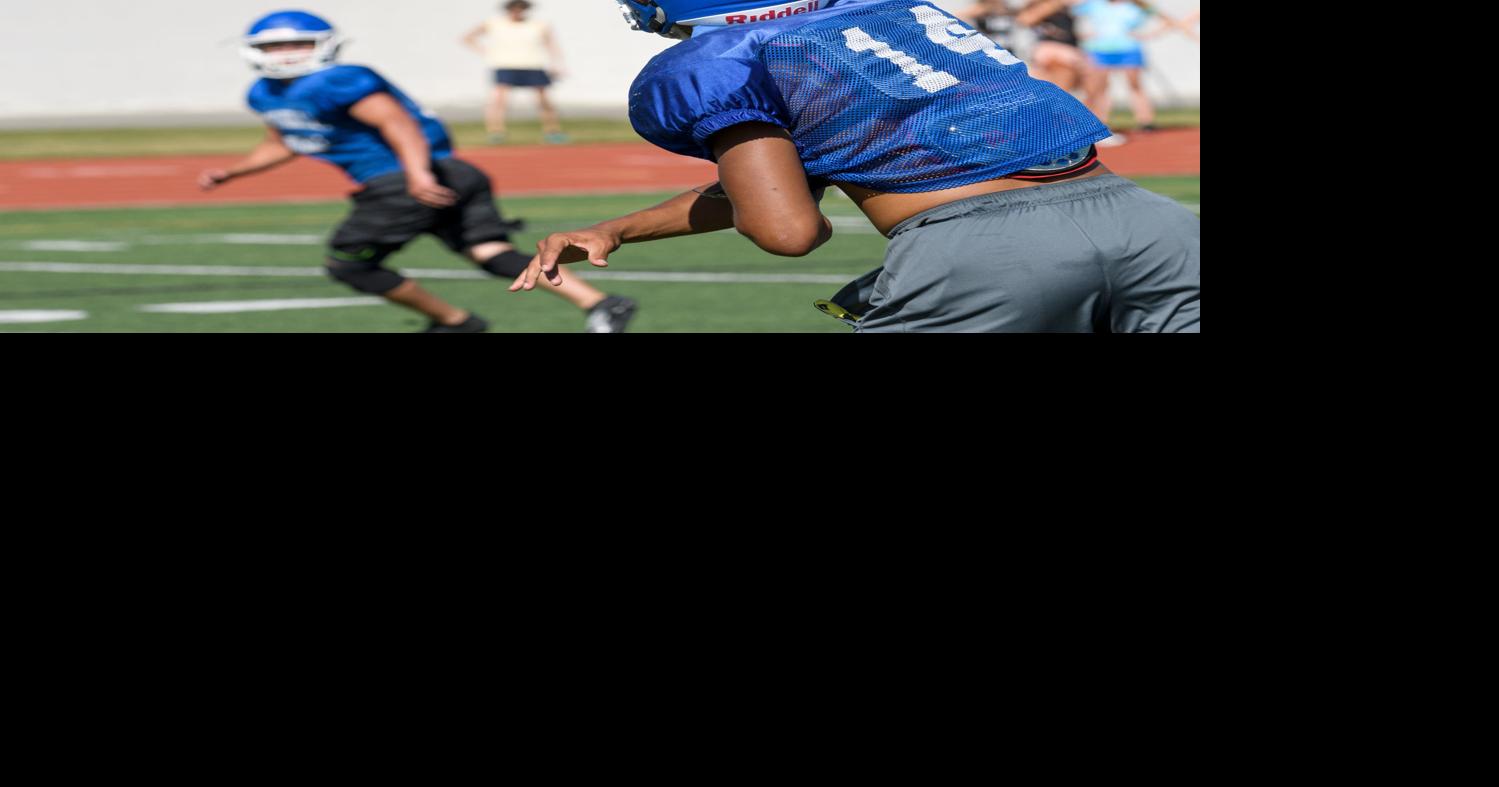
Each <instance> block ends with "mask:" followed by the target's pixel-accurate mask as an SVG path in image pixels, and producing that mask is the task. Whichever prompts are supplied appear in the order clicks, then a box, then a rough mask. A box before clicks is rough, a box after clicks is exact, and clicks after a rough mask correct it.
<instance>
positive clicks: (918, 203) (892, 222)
mask: <svg viewBox="0 0 1499 787" xmlns="http://www.w3.org/2000/svg"><path fill="white" fill-rule="evenodd" d="M1109 174H1113V173H1111V172H1110V171H1109V168H1108V167H1105V166H1103V165H1102V164H1100V165H1099V166H1098V167H1097V168H1095V169H1093V170H1090V171H1088V172H1086V173H1081V174H1078V175H1075V176H1073V177H1068V178H1062V179H1060V180H1053V181H1052V183H1066V182H1068V181H1073V180H1087V179H1089V178H1096V177H1098V176H1100V175H1109ZM833 185H835V186H837V187H838V188H839V189H842V190H843V193H844V194H847V195H848V196H849V198H850V199H852V200H853V201H854V204H855V205H858V206H859V210H862V211H864V215H865V216H868V217H869V221H870V223H872V224H874V226H875V228H876V229H878V230H879V231H880V234H881V235H889V234H890V231H891V230H893V229H895V228H896V227H898V226H900V224H901V222H903V221H906V220H907V219H909V218H911V217H913V216H918V215H920V214H922V213H925V212H926V211H929V210H931V209H932V208H940V207H942V206H943V205H946V204H948V203H949V202H957V201H958V200H963V199H968V198H969V197H980V196H983V195H985V194H998V193H999V192H1002V191H1014V190H1016V189H1028V188H1034V187H1036V186H1044V185H1047V184H1044V183H1037V182H1035V181H1029V180H1010V179H1006V178H1000V179H998V180H986V181H984V182H982V183H974V184H972V185H968V186H959V187H958V188H955V189H943V190H942V191H924V192H921V193H919V194H891V193H888V192H882V191H872V190H870V189H866V188H863V187H861V186H854V185H851V184H847V183H837V182H835V183H834V184H833Z"/></svg>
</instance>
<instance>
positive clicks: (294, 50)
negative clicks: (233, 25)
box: [240, 11, 345, 79]
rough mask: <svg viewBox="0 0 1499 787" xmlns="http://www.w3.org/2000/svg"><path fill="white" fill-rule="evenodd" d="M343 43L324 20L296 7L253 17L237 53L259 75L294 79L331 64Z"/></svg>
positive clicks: (328, 66) (335, 31) (331, 26)
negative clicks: (258, 18) (295, 8)
mask: <svg viewBox="0 0 1499 787" xmlns="http://www.w3.org/2000/svg"><path fill="white" fill-rule="evenodd" d="M344 43H345V42H344V39H343V37H342V36H340V35H339V34H338V31H337V30H335V29H333V25H331V24H328V22H326V21H325V20H323V19H321V18H319V17H316V16H313V15H312V14H307V13H303V12H300V11H283V12H279V13H275V14H271V15H270V16H267V17H264V18H263V19H260V20H259V21H257V22H256V23H255V24H254V25H253V26H252V27H251V28H250V32H249V33H248V34H247V35H246V36H245V38H244V42H243V44H244V45H243V46H242V47H241V49H240V54H241V55H242V56H243V57H244V59H245V61H246V62H248V63H249V64H250V67H251V68H253V69H255V72H256V73H258V74H260V75H261V76H264V77H266V78H268V79H296V78H298V77H304V76H307V75H308V74H314V73H317V72H318V71H322V70H324V69H328V68H332V67H333V65H334V64H335V63H336V62H337V60H338V53H339V50H340V49H342V48H343V45H344ZM276 44H309V45H310V46H303V47H278V46H274V45H276Z"/></svg>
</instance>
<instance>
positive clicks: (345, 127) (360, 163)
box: [249, 66, 453, 183]
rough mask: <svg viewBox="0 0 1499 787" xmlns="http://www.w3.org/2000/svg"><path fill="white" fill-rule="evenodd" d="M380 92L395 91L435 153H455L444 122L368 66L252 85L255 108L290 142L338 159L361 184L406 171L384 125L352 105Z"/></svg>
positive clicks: (306, 152) (437, 156) (307, 151)
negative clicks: (368, 120) (361, 116)
mask: <svg viewBox="0 0 1499 787" xmlns="http://www.w3.org/2000/svg"><path fill="white" fill-rule="evenodd" d="M376 93H389V94H390V95H391V96H392V97H393V98H395V100H397V101H399V102H401V106H403V107H405V108H406V111H407V112H410V113H411V116H412V117H413V118H416V120H417V122H418V123H419V124H420V125H421V127H422V131H423V132H424V133H425V134H426V135H427V144H428V145H431V146H432V158H433V159H434V160H437V159H444V158H447V157H449V156H451V155H453V142H452V140H451V138H450V137H449V136H448V130H447V128H446V127H444V126H443V124H442V121H440V120H438V119H437V118H436V117H435V116H433V115H431V114H429V113H427V112H426V111H425V110H423V109H422V108H421V107H419V106H417V104H416V102H414V101H412V100H411V99H410V98H408V97H407V96H406V94H405V93H402V92H401V91H400V90H399V89H398V88H396V86H395V85H392V84H391V83H389V82H387V81H386V80H385V78H384V77H382V76H380V75H379V74H377V73H375V71H374V70H372V69H369V68H365V67H364V66H334V67H332V68H329V69H325V70H323V71H318V72H316V73H313V74H309V75H307V76H305V77H300V78H298V79H262V80H260V81H259V82H256V83H255V85H254V86H253V87H251V88H250V97H249V102H250V108H251V109H253V110H255V112H256V113H258V114H259V115H260V116H261V118H263V119H264V120H265V122H266V124H267V125H270V126H274V127H276V128H277V129H279V130H280V131H281V136H282V138H283V139H284V140H285V141H286V146H287V147H289V148H291V149H292V150H293V151H295V152H297V153H300V154H302V155H304V156H312V157H314V158H320V159H322V160H324V161H327V162H331V163H333V164H336V165H337V166H339V167H342V168H343V170H344V171H345V172H347V173H349V177H351V178H353V179H354V180H355V181H358V182H359V183H366V182H368V181H369V180H371V179H372V178H377V177H379V176H381V175H387V174H389V173H392V172H400V171H401V161H400V159H398V158H397V157H396V153H395V151H394V150H392V149H391V147H390V145H389V144H387V143H386V141H385V138H384V137H382V136H380V130H379V129H377V128H375V127H374V126H369V125H365V124H364V123H361V122H359V121H358V120H355V119H354V118H352V117H350V116H349V108H350V107H352V106H354V105H355V104H357V103H359V102H360V101H362V100H363V99H365V98H368V97H369V96H372V95H374V94H376Z"/></svg>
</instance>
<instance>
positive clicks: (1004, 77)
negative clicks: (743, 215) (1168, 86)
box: [630, 0, 1109, 193]
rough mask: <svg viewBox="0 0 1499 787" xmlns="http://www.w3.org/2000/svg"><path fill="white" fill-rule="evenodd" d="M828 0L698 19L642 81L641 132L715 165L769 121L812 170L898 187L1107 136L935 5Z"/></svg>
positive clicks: (942, 181) (1005, 167)
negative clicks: (760, 15) (745, 130)
mask: <svg viewBox="0 0 1499 787" xmlns="http://www.w3.org/2000/svg"><path fill="white" fill-rule="evenodd" d="M821 5H822V8H823V9H825V10H820V11H818V12H816V13H810V14H797V15H793V16H787V17H786V18H785V19H778V20H776V21H772V22H761V23H757V24H749V25H742V26H740V25H731V26H727V27H698V28H696V29H694V31H693V36H692V38H690V39H688V40H686V41H683V42H682V43H680V44H677V45H676V46H673V47H672V48H671V49H668V50H666V51H665V52H663V53H661V54H660V55H658V56H657V57H656V58H655V59H654V60H652V61H651V62H650V64H649V65H647V66H646V68H645V70H644V71H642V72H641V73H640V76H639V77H637V78H636V80H635V84H634V86H633V87H632V88H631V89H630V119H631V121H632V122H633V123H634V126H635V130H636V131H637V132H639V133H640V135H641V136H643V137H645V138H646V139H648V140H650V141H651V142H653V143H655V144H656V145H658V146H660V147H662V148H665V149H666V150H670V151H672V152H675V153H681V154H684V155H688V156H696V157H698V158H705V159H708V160H710V161H711V160H712V159H713V151H712V149H711V147H710V146H709V143H708V140H709V138H710V137H712V136H713V135H714V134H716V133H718V132H719V131H722V130H724V129H726V128H729V127H731V126H735V125H738V124H741V123H749V122H760V123H772V124H774V125H777V126H781V127H783V128H785V129H787V130H788V131H789V132H790V134H791V138H792V139H793V140H794V141H795V142H796V147H797V150H798V151H799V152H800V153H801V159H802V163H803V164H804V165H805V167H806V169H807V174H809V175H811V176H814V177H821V178H826V179H828V180H831V181H834V182H840V183H851V184H854V185H857V186H863V187H865V188H869V189H873V190H875V191H882V192H896V193H910V192H922V191H939V190H942V189H949V188H955V187H958V186H965V185H968V184H971V183H978V182H980V181H985V180H993V179H995V178H1000V177H1004V176H1005V175H1009V174H1012V173H1015V172H1019V171H1020V170H1023V169H1026V168H1028V167H1033V166H1037V165H1039V164H1043V163H1047V162H1051V161H1053V160H1055V159H1057V158H1059V157H1061V156H1063V155H1065V154H1067V153H1071V152H1073V151H1075V150H1078V149H1080V148H1084V147H1087V146H1088V145H1089V144H1091V143H1093V142H1097V141H1099V140H1101V139H1105V138H1107V137H1108V136H1109V130H1108V128H1107V127H1106V126H1104V124H1102V123H1100V122H1099V121H1098V118H1096V117H1094V115H1093V113H1092V112H1089V111H1088V109H1087V107H1085V106H1083V105H1082V103H1081V102H1079V101H1078V100H1077V99H1075V98H1073V97H1072V96H1071V95H1069V94H1068V93H1067V92H1066V91H1063V90H1062V89H1061V88H1058V87H1056V86H1055V85H1052V84H1050V83H1048V82H1043V81H1041V80H1038V79H1034V78H1032V77H1031V76H1030V74H1029V73H1028V72H1027V71H1026V67H1025V65H1024V64H1023V63H1021V62H1020V61H1019V60H1018V59H1016V58H1015V57H1014V56H1013V55H1011V54H1010V53H1009V52H1006V51H1005V50H1003V49H1000V48H999V47H998V46H996V45H995V44H994V42H993V41H991V40H989V39H988V38H987V37H985V36H983V35H981V34H980V33H978V32H977V31H975V30H974V29H973V28H971V27H969V26H967V25H965V24H963V23H962V22H959V21H958V20H957V19H954V18H953V17H951V16H949V15H948V14H947V13H946V12H944V11H942V10H941V9H939V8H937V7H936V6H934V5H931V4H930V3H926V2H921V1H920V0H822V2H821Z"/></svg>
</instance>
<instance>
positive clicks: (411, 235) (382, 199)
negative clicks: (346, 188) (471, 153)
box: [329, 158, 510, 259]
mask: <svg viewBox="0 0 1499 787" xmlns="http://www.w3.org/2000/svg"><path fill="white" fill-rule="evenodd" d="M432 172H433V174H435V175H437V181H438V182H439V183H441V184H442V185H444V186H447V187H448V188H450V189H452V190H453V191H456V192H458V204H456V205H454V206H453V207H451V208H431V207H428V206H426V205H423V204H422V203H420V202H417V201H416V198H415V197H413V196H411V195H410V194H409V193H407V191H406V173H404V172H392V173H390V174H389V175H381V176H380V177H378V178H374V179H372V180H370V181H369V182H368V183H366V184H365V185H364V189H363V190H362V191H358V192H355V193H354V194H353V196H352V199H353V200H354V212H353V213H351V214H349V217H348V218H347V219H344V223H343V224H340V225H339V227H338V229H337V230H336V231H334V233H333V239H332V241H330V242H329V245H330V246H332V247H333V249H334V251H337V252H342V253H344V254H358V255H360V256H366V255H363V254H361V252H363V251H364V250H366V249H368V250H370V251H371V252H373V253H371V254H369V255H367V256H366V258H367V259H368V258H373V257H374V256H375V253H378V256H379V258H380V259H384V258H385V257H386V256H389V255H390V254H393V253H395V252H396V251H399V250H400V249H401V247H403V246H405V245H406V244H408V243H410V242H411V241H413V240H415V239H416V237H417V236H418V235H421V234H422V233H431V234H433V235H436V236H437V239H438V240H440V241H442V242H443V244H444V245H446V246H447V247H448V248H449V249H452V250H453V251H454V252H456V253H460V254H461V253H462V252H464V251H466V250H468V249H470V248H473V247H474V246H477V245H479V244H481V243H490V242H493V241H503V242H506V243H508V242H509V241H510V235H509V233H508V231H507V230H508V229H509V226H508V225H506V224H505V220H504V219H503V218H501V217H500V209H499V207H498V206H497V205H496V204H495V200H494V191H493V186H491V184H490V182H489V176H488V175H485V174H484V173H483V172H482V171H480V170H479V168H478V167H475V166H474V165H472V164H469V163H468V162H466V161H459V160H458V159H454V158H448V159H443V160H441V161H437V162H434V163H433V165H432Z"/></svg>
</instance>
